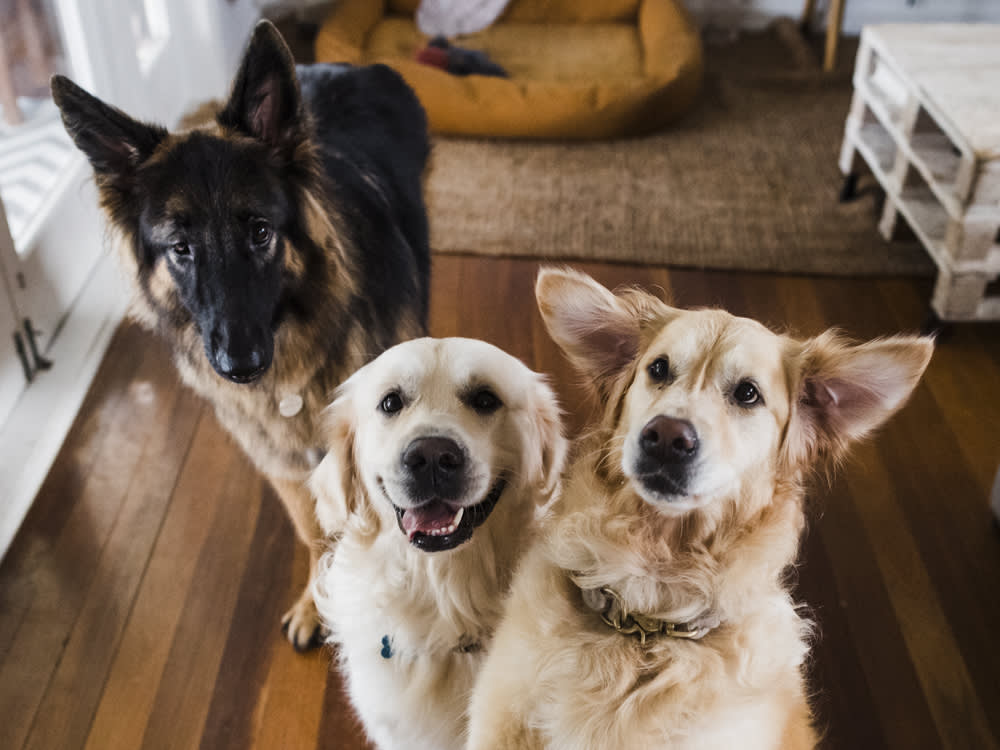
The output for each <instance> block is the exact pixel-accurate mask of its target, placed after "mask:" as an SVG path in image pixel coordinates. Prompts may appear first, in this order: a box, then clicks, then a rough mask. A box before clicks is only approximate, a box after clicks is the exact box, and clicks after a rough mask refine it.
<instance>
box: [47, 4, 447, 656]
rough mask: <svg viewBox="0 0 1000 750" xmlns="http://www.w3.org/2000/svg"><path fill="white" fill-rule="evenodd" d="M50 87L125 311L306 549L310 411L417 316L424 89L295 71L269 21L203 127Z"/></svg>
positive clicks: (313, 533) (421, 292) (351, 71)
mask: <svg viewBox="0 0 1000 750" xmlns="http://www.w3.org/2000/svg"><path fill="white" fill-rule="evenodd" d="M52 93H53V97H54V99H55V102H56V104H57V105H58V106H59V109H60V110H61V112H62V117H63V122H64V124H65V126H66V129H67V131H68V132H69V134H70V135H71V136H72V138H73V140H74V141H75V142H76V145H77V146H78V147H79V148H80V150H81V151H83V152H84V153H85V154H86V156H87V158H88V159H89V160H90V163H91V165H92V166H93V168H94V173H95V176H96V180H97V184H98V187H99V192H100V200H101V204H102V206H103V208H104V211H105V213H106V215H107V219H108V222H109V224H110V226H111V228H112V230H113V231H114V233H115V234H117V235H119V236H120V239H121V247H122V253H121V255H122V257H123V260H124V262H125V264H126V265H127V267H128V269H129V271H130V273H131V275H132V277H133V279H134V287H135V295H134V303H133V307H132V314H133V316H134V317H135V318H136V319H137V320H139V321H140V322H141V323H142V324H143V325H145V326H146V327H148V328H150V329H152V330H154V331H156V332H157V333H159V334H160V335H162V336H163V337H164V338H165V339H166V340H167V341H168V342H169V344H170V346H171V347H172V348H173V352H174V357H175V361H176V363H177V366H178V369H179V370H180V372H181V375H182V377H183V379H184V381H185V382H186V383H187V384H188V385H190V386H191V387H192V388H194V389H195V390H196V391H197V392H198V393H200V394H201V395H203V396H204V397H205V398H207V399H208V400H209V401H211V402H212V404H213V405H214V406H215V410H216V413H217V415H218V417H219V420H220V421H221V422H222V424H223V425H224V426H225V427H226V428H227V429H228V430H229V431H230V432H231V433H232V435H233V436H234V437H235V438H236V440H237V441H238V442H239V444H240V445H241V446H242V447H243V449H244V450H245V451H246V453H247V454H248V455H249V456H250V458H251V459H252V460H253V462H254V463H255V464H256V465H257V467H258V468H259V469H260V470H261V471H262V472H263V473H264V474H265V475H266V476H267V477H268V478H269V479H270V480H271V482H272V483H273V484H274V487H275V489H276V490H277V492H278V495H279V496H280V497H281V499H282V501H283V502H284V505H285V507H286V508H287V510H288V513H289V515H290V516H291V519H292V521H293V523H294V525H295V527H296V531H297V532H298V535H299V537H300V538H301V539H302V541H303V542H305V543H306V544H308V545H309V547H310V550H311V555H315V552H316V549H317V544H316V541H317V540H318V537H319V530H318V528H317V526H316V521H315V518H314V514H313V507H314V506H313V502H312V500H311V495H310V493H309V492H308V490H307V489H306V487H305V485H304V484H303V480H304V479H305V477H306V476H307V475H308V473H309V471H310V470H311V469H312V468H313V467H314V466H315V465H316V464H317V463H318V461H319V458H321V456H322V448H323V443H322V441H321V440H320V438H319V434H318V432H319V431H318V426H317V422H318V421H319V419H318V417H319V412H320V410H321V409H322V408H323V407H324V406H325V405H326V404H327V403H329V400H330V395H331V394H332V392H333V389H334V387H336V386H337V385H338V384H339V383H340V382H341V381H342V380H343V379H344V378H346V377H347V375H349V374H351V373H352V372H353V371H354V370H356V369H357V368H358V367H360V366H361V365H363V364H364V363H366V362H367V361H368V360H370V359H372V358H373V357H375V356H376V355H377V354H379V353H380V352H381V351H382V350H384V349H386V348H388V347H389V346H391V345H393V344H395V343H397V342H399V341H402V340H405V339H409V338H412V337H414V336H417V335H421V334H423V333H424V332H425V328H426V314H427V284H428V275H429V263H430V260H429V250H428V230H427V219H426V214H425V210H424V204H423V197H422V192H421V177H422V172H423V169H424V166H425V163H426V160H427V156H428V152H429V145H428V138H427V126H426V118H425V116H424V113H423V110H422V109H421V107H420V104H419V102H418V101H417V99H416V97H415V96H414V94H413V92H412V91H411V90H410V89H409V87H408V86H407V85H406V84H405V83H404V82H403V80H402V79H401V78H400V77H399V76H398V75H397V74H396V73H394V72H392V71H391V70H390V69H389V68H386V67H384V66H372V67H358V68H352V67H349V66H335V65H311V66H300V67H299V68H298V69H296V67H295V65H294V62H293V60H292V56H291V53H290V52H289V50H288V48H287V46H286V45H285V43H284V41H283V40H282V38H281V35H280V34H279V33H278V32H277V30H276V29H275V28H274V26H272V25H271V24H270V23H267V22H261V23H260V24H258V26H257V28H256V29H255V31H254V34H253V37H252V39H251V40H250V43H249V46H248V47H247V50H246V53H245V56H244V58H243V61H242V63H241V66H240V69H239V72H238V73H237V75H236V79H235V81H234V83H233V88H232V92H231V95H230V98H229V100H228V102H226V103H225V104H224V105H222V106H221V108H220V109H219V110H218V113H217V115H216V116H215V119H214V121H212V122H211V123H210V124H209V125H206V126H202V127H197V128H194V129H191V130H187V131H184V132H168V131H167V130H165V129H164V128H162V127H159V126H155V125H149V124H145V123H141V122H137V121H136V120H134V119H132V118H130V117H129V116H127V115H126V114H124V113H123V112H121V111H120V110H118V109H115V108H113V107H111V106H109V105H107V104H105V103H103V102H101V101H100V100H98V99H96V98H94V97H93V96H91V95H90V94H88V93H87V92H85V91H83V90H82V89H80V88H79V87H78V86H76V85H75V84H73V83H72V82H71V81H69V80H67V79H66V78H63V77H61V76H56V77H55V78H53V80H52ZM313 562H315V560H313ZM313 568H315V565H314V566H313ZM309 591H310V589H309V587H308V586H307V587H306V588H305V591H304V593H303V594H302V595H301V597H300V598H299V599H298V601H297V602H296V604H295V605H294V606H293V607H292V609H291V610H290V611H289V612H288V613H287V614H286V615H285V618H284V620H283V624H284V626H285V627H286V629H287V634H288V638H289V640H290V641H291V642H292V643H293V644H294V645H295V646H296V648H304V647H306V646H308V645H309V644H310V643H312V642H313V641H314V640H315V637H316V635H317V633H316V631H317V623H318V619H317V615H316V607H315V604H314V603H313V600H312V596H311V594H310V593H309Z"/></svg>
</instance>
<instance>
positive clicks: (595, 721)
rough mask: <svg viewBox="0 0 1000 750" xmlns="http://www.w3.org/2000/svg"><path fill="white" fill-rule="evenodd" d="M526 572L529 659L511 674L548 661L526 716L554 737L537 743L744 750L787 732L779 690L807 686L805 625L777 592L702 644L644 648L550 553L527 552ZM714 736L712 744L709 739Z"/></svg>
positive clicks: (520, 602) (518, 602)
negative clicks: (803, 679)
mask: <svg viewBox="0 0 1000 750" xmlns="http://www.w3.org/2000/svg"><path fill="white" fill-rule="evenodd" d="M523 572H524V578H523V579H519V580H527V579H530V580H532V581H534V586H533V587H532V590H531V591H525V590H519V588H518V587H515V590H514V594H513V599H512V602H511V608H512V610H514V611H516V612H517V613H518V614H517V615H515V617H516V618H517V620H518V621H519V624H520V627H519V629H518V633H517V635H516V640H517V642H518V644H519V650H520V652H521V654H522V657H521V658H522V659H523V661H522V662H519V663H517V664H509V665H508V669H510V670H512V671H514V672H520V671H521V670H524V671H526V672H528V673H534V671H535V670H539V669H540V668H542V666H543V665H544V668H543V669H542V671H539V672H538V673H537V678H538V679H537V680H532V682H533V683H534V684H536V685H541V684H544V685H545V686H546V687H544V688H542V689H536V690H533V691H532V694H531V695H530V697H527V698H525V709H526V713H527V722H526V723H527V724H528V725H529V726H533V727H535V728H536V729H537V731H538V733H539V735H540V737H547V738H549V739H548V740H539V744H538V747H548V746H550V745H551V739H552V738H559V745H558V746H559V747H560V750H575V749H576V748H579V749H581V750H582V749H583V748H588V749H591V748H595V747H671V748H686V747H688V745H687V744H685V743H686V742H688V741H691V742H692V743H693V744H692V745H691V748H692V750H694V748H704V747H739V746H742V745H743V743H744V742H746V741H747V740H748V738H755V739H754V741H751V742H748V744H747V746H757V745H758V744H759V745H760V746H768V745H770V744H773V742H774V741H776V739H777V737H778V736H779V735H780V733H781V731H782V721H783V718H782V716H781V709H780V707H779V705H777V704H775V702H774V699H773V696H774V695H775V690H776V687H777V688H778V693H779V694H780V693H787V694H788V695H794V694H796V693H797V692H798V691H799V689H800V687H799V685H800V668H801V665H802V663H803V660H804V658H805V655H806V645H805V640H804V638H803V635H804V630H805V626H804V623H803V622H802V621H801V619H800V618H799V616H798V615H797V613H796V611H795V608H794V605H793V603H792V601H791V599H790V598H789V597H788V596H787V594H785V593H784V592H782V591H781V590H780V589H777V588H775V589H774V590H773V591H771V592H770V594H768V595H761V596H760V597H759V599H758V600H757V601H756V603H755V605H754V606H753V608H752V609H751V610H749V611H747V612H746V613H744V614H743V616H742V617H741V619H740V621H739V623H731V624H723V625H721V626H719V627H717V628H715V629H714V630H713V631H711V632H710V633H709V634H708V635H706V636H705V637H704V638H703V639H701V640H700V641H685V640H680V639H672V638H668V637H665V636H653V637H651V638H650V639H649V640H648V641H647V643H646V644H645V645H643V644H641V643H640V642H639V640H638V638H637V637H635V636H628V635H623V634H621V633H618V632H615V631H614V630H612V629H611V628H610V627H609V626H607V625H606V624H605V623H604V622H603V621H602V620H601V618H600V615H599V614H598V613H597V612H594V611H593V610H591V609H589V608H588V607H587V606H586V604H585V603H584V601H583V597H582V595H581V592H580V589H579V588H578V587H577V585H576V583H574V581H573V580H572V574H571V572H570V571H568V570H566V569H565V568H563V567H562V566H561V565H559V564H558V563H556V562H555V561H554V560H553V559H552V557H551V550H546V549H545V548H544V547H543V548H541V549H539V550H538V551H536V552H534V553H532V554H530V555H529V558H528V559H526V561H525V566H524V570H523ZM539 583H541V585H540V586H539V585H538V584H539ZM761 593H763V592H761ZM539 601H545V603H546V604H545V607H539V606H537V602H539ZM532 602H535V603H536V604H534V605H533V604H532ZM566 633H572V634H574V635H573V637H572V638H566V637H565V634H566ZM511 634H512V633H511V631H505V635H507V636H510V635H511ZM775 644H778V645H780V648H774V646H775ZM498 647H499V645H498ZM503 652H504V653H508V654H510V653H516V651H514V650H512V649H510V648H504V649H503ZM722 728H724V729H725V732H723V733H720V732H722ZM716 735H717V736H716ZM707 737H713V738H714V739H713V740H712V742H710V743H709V744H705V742H706V741H707V740H706V738H707ZM546 742H549V743H550V744H546ZM713 743H714V744H713ZM551 746H554V745H551Z"/></svg>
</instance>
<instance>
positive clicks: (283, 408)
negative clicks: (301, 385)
mask: <svg viewBox="0 0 1000 750" xmlns="http://www.w3.org/2000/svg"><path fill="white" fill-rule="evenodd" d="M300 411H302V396H300V395H299V394H297V393H290V394H289V395H287V396H282V398H281V401H279V402H278V413H279V414H281V416H283V417H294V416H295V415H296V414H298V413H299V412H300Z"/></svg>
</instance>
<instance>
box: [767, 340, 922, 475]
mask: <svg viewBox="0 0 1000 750" xmlns="http://www.w3.org/2000/svg"><path fill="white" fill-rule="evenodd" d="M800 346H801V349H800V351H798V352H797V353H795V354H793V355H792V357H791V363H792V364H791V367H792V369H793V372H792V373H791V376H790V378H789V381H790V382H791V383H792V388H793V394H792V396H793V397H792V404H793V406H792V413H791V416H790V421H789V426H788V432H787V434H786V436H785V458H786V460H787V461H789V462H790V464H791V465H792V466H803V465H805V464H807V463H809V462H812V461H814V460H815V459H821V458H831V459H834V460H836V459H838V458H841V457H842V456H843V455H844V454H845V452H846V450H847V448H848V446H849V445H850V444H851V443H852V442H854V441H856V440H860V439H861V438H864V437H865V436H866V435H868V434H869V433H871V432H872V431H873V430H875V429H877V428H878V427H879V426H881V425H882V424H883V423H884V422H885V421H886V420H887V419H889V417H890V416H892V415H893V414H894V413H895V412H896V411H897V410H898V409H899V408H900V407H902V406H903V404H905V403H906V400H907V399H908V398H909V397H910V394H911V393H913V390H914V388H916V386H917V383H918V381H919V380H920V376H921V375H922V374H923V372H924V370H925V369H926V367H927V364H928V363H929V362H930V359H931V354H932V353H933V351H934V343H933V341H932V339H930V338H927V337H920V336H894V337H891V338H886V339H877V340H875V341H869V342H868V343H865V344H860V345H852V344H848V343H846V342H845V341H844V340H842V339H841V338H839V337H838V336H837V335H836V334H835V333H834V332H831V331H827V332H826V333H824V334H821V335H820V336H817V337H816V338H813V339H810V340H808V341H806V342H803V343H802V344H801V345H800Z"/></svg>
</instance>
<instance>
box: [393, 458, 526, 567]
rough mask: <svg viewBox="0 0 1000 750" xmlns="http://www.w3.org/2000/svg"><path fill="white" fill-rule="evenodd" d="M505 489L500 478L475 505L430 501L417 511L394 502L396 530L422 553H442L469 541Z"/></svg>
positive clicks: (418, 507)
mask: <svg viewBox="0 0 1000 750" xmlns="http://www.w3.org/2000/svg"><path fill="white" fill-rule="evenodd" d="M506 488H507V480H506V479H505V478H504V477H502V476H500V477H498V478H497V479H496V481H495V482H494V483H493V486H492V487H491V488H490V491H489V493H487V495H486V497H484V498H483V499H482V500H481V501H479V502H478V503H476V504H475V505H470V506H461V505H454V504H452V503H449V502H447V501H445V500H440V499H433V500H430V501H428V502H425V503H424V504H423V505H419V506H417V507H416V508H400V507H399V506H398V505H396V504H395V503H393V506H392V507H393V509H394V510H395V511H396V522H397V524H398V525H399V530H400V531H402V532H403V533H404V534H406V537H407V539H408V540H409V542H410V544H412V545H413V546H414V547H416V548H417V549H420V550H423V551H424V552H442V551H444V550H449V549H454V548H455V547H458V546H459V545H461V544H464V543H465V542H467V541H469V539H471V538H472V533H473V531H475V529H476V528H477V527H478V526H482V524H483V523H484V522H485V521H486V519H487V518H489V517H490V514H491V513H492V512H493V509H494V508H495V507H496V504H497V502H498V501H499V500H500V496H501V495H502V494H503V491H504V490H505V489H506ZM383 491H384V487H383ZM390 502H391V501H390Z"/></svg>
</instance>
